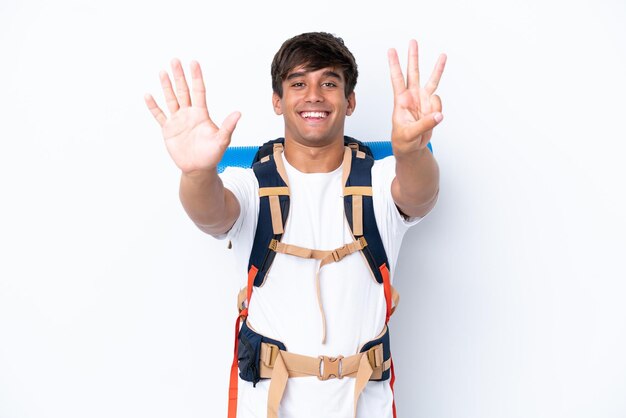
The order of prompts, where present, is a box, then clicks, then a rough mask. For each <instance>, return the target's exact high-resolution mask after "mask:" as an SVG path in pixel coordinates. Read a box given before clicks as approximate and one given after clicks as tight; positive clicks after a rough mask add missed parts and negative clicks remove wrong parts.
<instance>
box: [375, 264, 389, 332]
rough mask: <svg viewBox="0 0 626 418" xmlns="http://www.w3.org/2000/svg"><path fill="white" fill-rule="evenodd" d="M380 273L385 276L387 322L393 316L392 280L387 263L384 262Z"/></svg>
mask: <svg viewBox="0 0 626 418" xmlns="http://www.w3.org/2000/svg"><path fill="white" fill-rule="evenodd" d="M378 269H379V270H380V274H381V275H382V276H383V288H384V290H385V302H386V303H387V317H386V318H385V324H386V323H387V322H389V318H390V317H391V303H392V302H391V280H390V279H389V269H388V268H387V264H386V263H383V264H382V265H381V266H380V267H379V268H378Z"/></svg>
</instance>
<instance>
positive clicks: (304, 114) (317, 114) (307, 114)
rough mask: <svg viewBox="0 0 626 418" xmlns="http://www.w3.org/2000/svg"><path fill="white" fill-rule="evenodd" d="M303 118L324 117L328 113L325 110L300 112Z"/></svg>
mask: <svg viewBox="0 0 626 418" xmlns="http://www.w3.org/2000/svg"><path fill="white" fill-rule="evenodd" d="M301 114H302V117H303V118H325V117H326V116H327V115H328V113H326V112H302V113H301Z"/></svg>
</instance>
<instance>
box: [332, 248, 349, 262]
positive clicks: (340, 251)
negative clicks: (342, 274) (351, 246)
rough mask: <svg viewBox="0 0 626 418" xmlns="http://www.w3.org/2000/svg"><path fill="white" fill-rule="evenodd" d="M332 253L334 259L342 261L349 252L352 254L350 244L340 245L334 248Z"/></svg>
mask: <svg viewBox="0 0 626 418" xmlns="http://www.w3.org/2000/svg"><path fill="white" fill-rule="evenodd" d="M331 254H332V256H333V260H335V262H337V261H340V260H341V259H342V258H344V257H345V256H347V255H348V254H350V252H349V251H348V246H347V245H344V246H343V247H340V248H337V249H336V250H334V251H333V252H332V253H331Z"/></svg>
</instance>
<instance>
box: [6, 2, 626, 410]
mask: <svg viewBox="0 0 626 418" xmlns="http://www.w3.org/2000/svg"><path fill="white" fill-rule="evenodd" d="M624 21H626V4H625V3H624V2H622V1H618V0H613V1H609V0H606V1H600V2H592V1H591V0H587V1H552V2H540V1H538V0H531V1H496V0H493V1H490V0H475V1H472V2H464V1H460V0H457V1H455V0H442V1H429V2H424V1H421V2H420V1H411V2H406V3H402V2H398V1H385V2H381V3H379V4H377V5H376V6H375V7H373V6H371V8H370V7H367V6H365V5H364V4H363V2H362V1H349V2H343V3H336V2H331V1H315V2H286V1H285V2H270V3H267V2H255V3H249V4H248V3H242V2H230V3H228V4H224V3H220V4H214V3H211V2H201V1H197V0H196V1H189V0H185V1H177V2H164V1H147V0H145V1H140V2H131V1H119V0H115V1H108V2H104V1H101V2H99V3H88V2H83V1H73V2H72V1H68V0H64V1H55V2H44V1H39V2H37V1H25V2H18V1H7V0H2V2H1V3H0V54H1V55H0V59H1V65H0V82H1V86H2V87H1V89H0V118H1V122H0V141H1V148H0V192H1V193H2V198H1V199H2V200H1V206H0V211H1V217H0V247H1V248H0V250H1V252H0V417H1V418H30V417H37V418H44V417H45V418H48V417H63V418H74V417H76V418H78V417H80V418H83V417H90V418H100V417H107V418H108V417H118V418H125V417H133V418H136V417H150V418H159V417H168V418H170V417H189V418H191V417H208V416H211V417H213V416H217V417H220V416H225V412H226V398H227V380H228V370H229V366H230V361H231V358H232V357H231V356H232V339H233V327H234V319H235V302H234V298H235V294H236V291H237V289H236V285H235V280H233V275H234V274H235V272H234V270H233V260H232V254H230V253H229V252H228V250H226V248H225V247H226V243H224V242H220V241H215V240H213V239H211V238H210V237H208V236H206V235H204V234H202V233H201V232H200V231H199V230H197V229H195V227H194V226H193V225H192V223H191V222H190V221H189V220H188V219H187V218H186V215H185V214H184V211H183V210H182V208H181V206H180V204H179V201H178V191H177V189H178V180H179V174H178V171H177V169H176V167H175V166H174V164H173V163H172V162H171V160H170V159H169V156H168V155H167V152H166V150H165V147H164V145H163V143H162V139H161V134H160V130H159V128H158V125H157V124H156V122H155V121H154V120H153V119H152V116H151V115H150V114H149V113H148V111H147V109H146V108H145V105H144V102H143V95H144V93H146V92H151V93H153V94H154V95H155V97H157V99H158V100H159V101H160V103H161V104H163V100H162V93H161V92H160V87H159V82H158V72H159V70H161V69H167V70H169V61H170V59H171V58H172V57H179V58H180V59H181V60H182V61H183V63H184V67H185V69H186V70H188V64H189V60H191V59H197V60H198V61H199V62H200V63H201V65H202V66H203V70H204V73H205V80H206V83H207V87H208V103H209V108H210V110H211V112H212V115H214V116H215V119H216V120H217V121H218V122H221V120H222V119H223V118H224V117H225V116H226V115H227V114H228V113H230V112H231V111H233V110H239V111H241V112H242V114H243V117H242V119H241V121H240V123H239V126H238V128H237V130H236V132H235V135H234V138H233V144H234V145H253V144H258V143H260V142H261V141H264V140H267V139H272V138H274V137H277V136H280V135H281V134H282V120H281V119H280V118H279V117H276V116H274V115H273V112H272V109H271V106H270V96H271V84H270V77H269V65H270V62H271V59H272V57H273V54H274V53H275V51H276V50H277V49H278V47H279V46H280V44H281V43H282V41H283V40H285V39H286V38H288V37H291V36H293V35H296V34H299V33H302V32H305V31H311V30H323V31H329V32H333V33H336V34H338V35H339V36H341V37H343V38H344V40H345V42H346V44H347V45H348V47H349V48H350V49H351V50H352V51H353V53H354V54H355V56H356V58H357V61H358V63H359V70H360V74H361V75H360V78H359V83H358V85H357V90H356V91H357V100H358V105H357V111H356V113H355V114H354V115H353V116H352V117H350V118H349V120H348V125H347V132H346V133H348V134H350V135H352V136H355V137H357V138H360V139H363V140H383V139H388V138H389V132H390V112H391V106H392V97H391V88H390V85H389V81H388V68H387V61H386V51H387V48H389V47H396V48H398V50H399V51H400V55H401V58H402V60H403V61H405V56H406V48H407V45H408V40H409V39H410V38H416V39H418V41H419V43H420V55H421V64H422V65H421V67H422V73H423V74H424V77H426V75H427V74H429V73H430V71H431V69H432V66H433V65H434V62H435V60H436V58H437V56H438V54H439V53H440V52H446V53H447V54H448V56H449V61H448V66H447V68H446V71H445V74H444V77H443V79H442V82H441V85H440V89H439V94H440V95H441V97H442V99H443V104H444V116H445V119H444V121H443V123H442V124H441V125H440V126H439V127H438V128H437V129H436V131H435V135H434V137H433V145H434V147H435V155H436V157H437V159H438V161H439V164H440V166H441V173H442V178H441V195H440V200H439V204H438V206H437V208H436V209H435V211H434V212H433V213H432V214H431V215H430V216H429V217H428V218H427V219H426V220H424V221H423V222H422V223H421V224H420V225H418V226H417V227H416V228H414V229H413V230H412V231H410V233H409V235H408V236H407V238H406V240H405V245H404V247H403V250H402V253H401V259H400V262H399V266H398V269H397V281H396V283H397V287H398V288H399V290H400V292H401V294H402V303H401V305H400V309H399V310H398V311H397V313H396V315H395V317H394V318H393V320H392V339H393V349H394V359H395V364H396V371H397V385H396V386H397V390H396V392H397V393H396V395H397V396H396V397H397V406H398V413H399V416H400V417H401V418H407V417H428V418H457V417H458V418H503V417H504V418H509V417H520V418H521V417H524V418H527V417H538V418H539V417H546V418H554V417H568V418H572V417H576V418H578V417H581V418H582V417H594V418H596V417H601V418H618V417H625V416H626V354H625V353H626V307H624V299H625V298H626V284H625V283H624V281H625V280H626V267H625V265H624V263H625V261H624V260H625V258H626V251H625V250H626V239H625V236H626V219H625V216H624V213H626V202H625V199H624V180H623V179H624V178H626V169H625V168H624V164H623V160H624V155H623V151H624V150H625V147H624V144H623V143H624V141H625V140H626V135H625V133H626V129H625V128H624V111H625V110H626V106H625V104H624V97H626V82H625V81H624V74H626V48H625V47H624V40H625V39H626V29H625V28H626V26H625V25H624Z"/></svg>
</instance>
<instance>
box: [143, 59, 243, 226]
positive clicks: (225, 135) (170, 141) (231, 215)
mask: <svg viewBox="0 0 626 418" xmlns="http://www.w3.org/2000/svg"><path fill="white" fill-rule="evenodd" d="M172 72H173V74H174V79H175V82H176V94H175V93H174V90H173V88H172V83H171V81H170V78H169V75H168V74H167V73H166V72H165V71H162V72H161V73H160V78H161V86H162V88H163V94H164V95H165V100H166V103H167V107H168V109H169V111H170V118H169V119H168V118H167V117H166V116H165V114H164V113H163V111H162V110H161V109H160V108H159V106H158V105H157V104H156V102H155V100H154V98H153V97H152V96H151V95H149V94H146V96H145V97H144V99H145V101H146V105H147V106H148V109H149V110H150V112H151V113H152V115H153V116H154V118H155V119H156V120H157V122H158V123H159V125H161V128H162V131H163V138H164V139H165V146H166V148H167V151H168V152H169V154H170V156H171V157H172V159H173V160H174V163H175V164H176V165H177V166H178V168H180V170H181V180H180V200H181V202H182V204H183V207H184V208H185V211H186V212H187V214H188V215H189V217H190V218H191V220H192V221H193V222H194V223H195V224H196V225H197V226H198V228H200V229H201V230H203V231H204V232H206V233H208V234H211V235H220V234H223V233H225V232H227V231H228V230H229V229H230V228H231V227H232V225H233V224H234V223H235V221H236V220H237V218H238V216H239V211H240V208H239V202H238V201H237V199H236V198H235V196H234V195H233V194H232V193H231V192H230V191H229V190H228V189H225V188H224V185H223V184H222V181H221V180H220V178H219V176H218V175H217V164H218V163H219V161H220V160H221V158H222V156H223V155H224V152H225V151H226V148H227V147H228V144H230V139H231V137H232V134H233V131H234V129H235V126H236V124H237V121H238V120H239V117H240V116H241V115H240V114H239V112H234V113H232V114H230V115H229V116H228V117H227V118H226V119H225V120H224V122H223V123H222V126H221V128H219V127H217V125H215V123H213V121H212V120H211V118H210V117H209V112H208V110H207V107H206V90H205V87H204V81H203V79H202V70H201V69H200V64H198V63H197V62H195V61H192V62H191V77H192V90H193V91H192V92H191V96H190V92H189V87H188V86H187V81H186V80H185V74H184V72H183V69H182V66H181V64H180V61H178V60H176V59H175V60H172ZM192 99H193V100H192ZM192 101H193V104H192Z"/></svg>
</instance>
